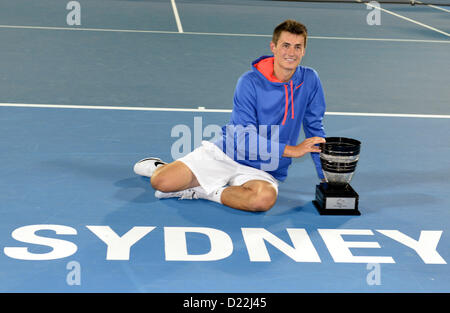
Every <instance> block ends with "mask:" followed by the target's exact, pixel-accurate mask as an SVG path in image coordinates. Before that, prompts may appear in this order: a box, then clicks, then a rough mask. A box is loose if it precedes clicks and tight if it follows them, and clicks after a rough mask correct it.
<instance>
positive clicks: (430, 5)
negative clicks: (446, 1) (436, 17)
mask: <svg viewBox="0 0 450 313" xmlns="http://www.w3.org/2000/svg"><path fill="white" fill-rule="evenodd" d="M416 2H417V3H420V4H424V3H423V2H422V1H416ZM426 6H427V7H430V8H433V9H436V10H440V11H444V12H447V13H450V10H447V9H444V8H441V7H438V6H436V5H433V4H426Z"/></svg>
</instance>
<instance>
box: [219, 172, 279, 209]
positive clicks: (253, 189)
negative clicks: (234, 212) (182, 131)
mask: <svg viewBox="0 0 450 313" xmlns="http://www.w3.org/2000/svg"><path fill="white" fill-rule="evenodd" d="M276 200H277V190H276V189H275V187H274V186H273V185H272V184H270V183H269V182H267V181H264V180H251V181H248V182H246V183H245V184H243V185H241V186H230V187H227V188H225V189H224V190H223V192H222V196H221V202H222V204H224V205H226V206H229V207H231V208H234V209H238V210H243V211H250V212H264V211H268V210H269V209H270V208H271V207H272V206H273V205H274V204H275V202H276Z"/></svg>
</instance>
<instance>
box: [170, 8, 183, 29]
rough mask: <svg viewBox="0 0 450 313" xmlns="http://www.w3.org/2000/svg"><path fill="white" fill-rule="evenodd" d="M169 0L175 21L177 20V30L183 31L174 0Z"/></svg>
mask: <svg viewBox="0 0 450 313" xmlns="http://www.w3.org/2000/svg"><path fill="white" fill-rule="evenodd" d="M170 2H171V3H172V9H173V15H174V16H175V21H176V22H177V28H178V32H179V33H183V26H182V25H181V20H180V15H179V14H178V9H177V5H176V3H175V0H170Z"/></svg>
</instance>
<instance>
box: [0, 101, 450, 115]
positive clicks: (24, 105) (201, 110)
mask: <svg viewBox="0 0 450 313" xmlns="http://www.w3.org/2000/svg"><path fill="white" fill-rule="evenodd" d="M0 107H17V108H53V109H83V110H122V111H160V112H199V113H231V112H232V110H231V109H206V108H204V107H199V108H152V107H124V106H102V105H97V106H96V105H61V104H28V103H0ZM325 114H326V115H340V116H368V117H410V118H444V119H450V115H438V114H403V113H359V112H326V113H325Z"/></svg>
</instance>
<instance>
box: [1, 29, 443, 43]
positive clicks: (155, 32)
mask: <svg viewBox="0 0 450 313" xmlns="http://www.w3.org/2000/svg"><path fill="white" fill-rule="evenodd" d="M0 28H9V29H35V30H63V31H87V32H117V33H147V34H183V35H199V36H231V37H268V38H271V37H272V35H263V34H234V33H203V32H183V33H180V32H176V31H164V30H138V29H108V28H82V27H55V26H26V25H0ZM308 38H309V39H326V40H360V41H392V42H420V43H446V44H449V43H450V40H426V39H396V38H363V37H330V36H308Z"/></svg>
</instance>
